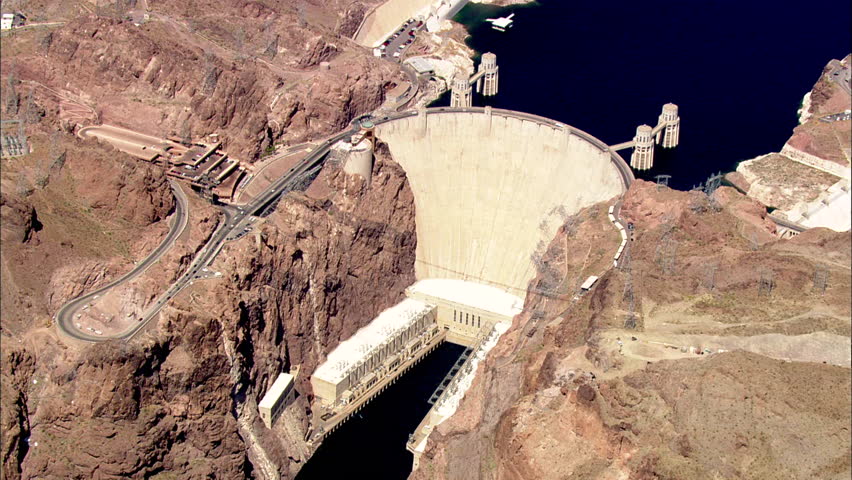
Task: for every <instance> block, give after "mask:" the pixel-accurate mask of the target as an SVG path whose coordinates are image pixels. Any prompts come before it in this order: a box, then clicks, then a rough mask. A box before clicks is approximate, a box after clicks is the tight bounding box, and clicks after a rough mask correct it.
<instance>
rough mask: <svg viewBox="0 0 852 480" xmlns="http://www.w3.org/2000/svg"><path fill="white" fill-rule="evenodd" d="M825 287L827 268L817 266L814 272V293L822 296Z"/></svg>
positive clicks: (826, 284) (826, 283)
mask: <svg viewBox="0 0 852 480" xmlns="http://www.w3.org/2000/svg"><path fill="white" fill-rule="evenodd" d="M826 287H828V268H826V267H825V266H823V265H817V266H816V269H815V270H814V291H815V292H818V293H819V294H820V295H824V294H825V289H826Z"/></svg>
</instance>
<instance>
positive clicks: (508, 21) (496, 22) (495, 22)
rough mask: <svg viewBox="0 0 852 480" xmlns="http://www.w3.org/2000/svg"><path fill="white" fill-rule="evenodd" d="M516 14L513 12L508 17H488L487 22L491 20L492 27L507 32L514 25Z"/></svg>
mask: <svg viewBox="0 0 852 480" xmlns="http://www.w3.org/2000/svg"><path fill="white" fill-rule="evenodd" d="M514 16H515V14H514V13H513V14H511V15H509V16H508V17H500V18H486V19H485V21H486V22H491V28H493V29H494V30H499V31H501V32H505V31H506V30H507V29H509V28H511V27H512V24H513V23H514V22H515V21H514V20H512V17H514Z"/></svg>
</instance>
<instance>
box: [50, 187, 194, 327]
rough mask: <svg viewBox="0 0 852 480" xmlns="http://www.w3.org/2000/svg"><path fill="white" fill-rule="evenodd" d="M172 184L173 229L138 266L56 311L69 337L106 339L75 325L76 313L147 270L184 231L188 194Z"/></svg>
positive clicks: (59, 322)
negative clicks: (89, 333) (173, 197)
mask: <svg viewBox="0 0 852 480" xmlns="http://www.w3.org/2000/svg"><path fill="white" fill-rule="evenodd" d="M169 183H170V184H171V187H172V191H173V192H174V195H175V201H176V204H175V215H174V218H173V219H172V225H171V229H170V230H169V233H168V234H167V235H166V238H164V239H163V241H162V242H161V243H160V245H159V246H157V248H156V249H154V251H153V252H151V254H150V255H148V257H146V258H145V259H144V260H142V261H141V262H139V264H138V265H136V267H135V268H134V269H133V270H131V271H129V272H127V273H126V274H125V275H124V276H122V277H120V278H118V279H116V280H113V281H112V282H110V283H108V284H106V285H104V286H103V287H101V288H99V289H97V290H95V291H93V292H89V293H87V294H85V295H83V296H80V297H77V298H75V299H74V300H71V301H70V302H68V303H66V304H65V305H63V306H62V308H60V309H59V311H58V312H57V313H56V325H57V327H58V328H59V330H60V332H62V333H64V334H65V335H68V336H69V337H72V338H76V339H78V340H86V341H99V340H104V337H101V336H97V337H96V336H94V335H87V334H85V333H83V332H82V331H80V330H79V329H78V328H76V327H75V325H74V315H75V314H76V313H77V312H78V311H79V310H80V308H82V307H83V305H86V304H89V303H91V301H92V300H93V299H94V297H95V296H99V295H102V294H103V293H105V292H106V291H107V290H110V289H111V288H113V287H116V286H118V285H121V284H123V283H125V282H128V281H130V280H132V279H134V278H136V277H138V276H139V275H141V274H142V273H143V272H144V271H145V270H147V269H148V267H150V266H151V265H153V264H154V263H155V262H156V261H157V260H159V259H160V257H162V256H163V254H164V253H166V251H168V250H169V249H170V248H171V247H172V245H174V243H175V240H177V238H178V237H179V236H180V234H181V233H183V231H184V229H185V228H186V224H187V221H188V219H189V206H188V202H187V199H186V195H185V194H184V193H183V190H182V189H181V187H180V185H179V184H178V183H177V182H174V181H173V180H169Z"/></svg>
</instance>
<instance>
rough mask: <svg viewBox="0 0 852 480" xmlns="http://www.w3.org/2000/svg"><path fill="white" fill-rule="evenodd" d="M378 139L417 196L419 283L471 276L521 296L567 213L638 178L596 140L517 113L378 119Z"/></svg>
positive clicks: (442, 112) (433, 112) (447, 112)
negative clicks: (536, 257) (538, 255)
mask: <svg viewBox="0 0 852 480" xmlns="http://www.w3.org/2000/svg"><path fill="white" fill-rule="evenodd" d="M376 136H377V137H378V138H379V139H380V140H382V141H384V142H386V143H387V144H388V146H389V148H390V151H391V154H392V155H393V158H394V159H395V160H396V161H397V162H398V163H399V164H400V165H401V166H402V168H403V169H404V170H405V171H406V173H407V175H408V180H409V183H410V185H411V189H412V191H413V192H414V201H415V207H416V217H415V218H416V224H417V227H416V228H417V261H416V267H415V271H416V276H417V278H418V280H420V279H427V278H452V279H461V280H467V281H471V282H477V283H483V284H487V285H492V286H495V287H498V288H500V289H502V290H505V291H507V292H509V293H512V294H514V295H517V296H518V297H520V298H521V299H523V298H525V296H526V290H527V285H528V283H529V281H530V280H531V279H532V278H533V277H534V275H535V273H536V270H535V265H534V263H533V261H532V259H533V256H534V254H535V252H536V250H537V249H541V250H540V251H541V252H542V253H543V250H544V248H546V246H547V244H548V243H549V242H550V240H551V239H552V238H553V237H554V235H555V234H556V230H557V229H558V228H559V226H560V225H561V224H562V223H563V221H564V219H565V217H566V216H567V215H571V214H574V213H576V212H578V211H579V210H580V209H582V208H584V207H586V206H589V205H592V204H594V203H597V202H600V201H604V200H608V199H611V198H613V197H614V196H616V195H619V194H621V193H622V192H624V191H625V190H626V188H627V186H628V185H629V182H630V181H631V180H632V174H631V173H630V171H629V168H628V167H627V165H626V164H625V163H624V161H623V160H622V159H621V157H618V155H616V154H613V153H610V152H609V151H608V149H607V147H606V146H605V145H604V144H603V143H602V142H600V141H599V140H597V139H595V138H594V137H592V136H590V135H588V134H586V133H584V132H582V131H579V130H576V129H573V128H571V127H568V126H565V125H562V124H559V123H557V122H554V121H552V120H547V119H544V118H541V117H536V116H533V115H528V114H523V113H520V112H510V111H505V110H497V109H494V110H491V109H490V108H488V107H486V108H485V109H481V108H479V109H477V108H468V109H430V110H428V111H420V112H419V113H418V115H416V116H410V117H407V118H401V119H397V120H391V121H387V122H384V123H380V124H378V125H376ZM625 169H626V170H625ZM628 177H629V178H628Z"/></svg>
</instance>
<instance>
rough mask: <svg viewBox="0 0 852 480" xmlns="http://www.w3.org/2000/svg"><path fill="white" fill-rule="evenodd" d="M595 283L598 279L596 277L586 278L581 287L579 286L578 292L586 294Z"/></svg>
mask: <svg viewBox="0 0 852 480" xmlns="http://www.w3.org/2000/svg"><path fill="white" fill-rule="evenodd" d="M597 281H598V277H596V276H595V275H592V276H591V277H589V278H587V279H586V281H585V282H583V284H582V285H580V290H582V291H584V292H588V291H589V290H591V288H592V286H593V285H594V284H595V282H597Z"/></svg>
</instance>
